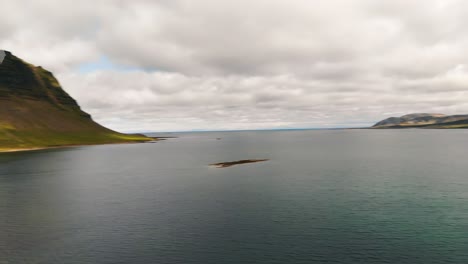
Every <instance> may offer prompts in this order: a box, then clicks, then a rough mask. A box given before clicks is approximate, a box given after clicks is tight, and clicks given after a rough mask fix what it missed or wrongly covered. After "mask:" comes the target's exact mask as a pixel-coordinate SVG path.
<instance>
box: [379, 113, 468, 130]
mask: <svg viewBox="0 0 468 264" xmlns="http://www.w3.org/2000/svg"><path fill="white" fill-rule="evenodd" d="M465 126H468V115H451V116H447V115H444V114H429V113H417V114H409V115H404V116H401V117H390V118H387V119H384V120H382V121H380V122H377V123H376V124H375V125H374V126H372V128H416V127H425V128H464V127H465Z"/></svg>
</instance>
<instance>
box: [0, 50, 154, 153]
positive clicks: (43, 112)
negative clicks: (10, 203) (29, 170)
mask: <svg viewBox="0 0 468 264" xmlns="http://www.w3.org/2000/svg"><path fill="white" fill-rule="evenodd" d="M150 140H152V139H151V138H148V137H145V136H143V135H127V134H122V133H118V132H115V131H112V130H110V129H107V128H105V127H103V126H101V125H99V124H98V123H96V122H94V121H93V120H92V118H91V116H90V115H89V114H87V113H85V112H83V111H82V110H81V108H80V106H79V105H78V103H77V102H76V101H75V100H74V99H73V98H72V97H71V96H70V95H68V94H67V93H66V92H65V91H64V90H63V89H62V87H61V86H60V84H59V82H58V81H57V79H56V78H55V77H54V76H53V74H52V73H51V72H49V71H47V70H45V69H43V68H41V67H36V66H34V65H31V64H29V63H26V62H24V61H23V60H21V59H19V58H17V57H15V56H13V55H12V54H11V53H10V52H5V58H4V60H3V62H2V63H1V64H0V151H5V150H11V149H27V148H41V147H53V146H68V145H88V144H108V143H127V142H144V141H150Z"/></svg>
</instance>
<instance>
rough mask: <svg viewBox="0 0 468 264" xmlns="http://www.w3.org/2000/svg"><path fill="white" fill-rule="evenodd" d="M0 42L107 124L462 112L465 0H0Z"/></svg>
mask: <svg viewBox="0 0 468 264" xmlns="http://www.w3.org/2000/svg"><path fill="white" fill-rule="evenodd" d="M0 8H1V10H2V13H1V16H0V49H5V50H9V51H11V52H13V54H15V55H16V56H18V57H20V58H23V59H24V60H26V61H28V62H30V63H33V64H35V65H41V66H43V67H45V68H46V69H48V70H51V71H53V73H54V74H55V75H56V77H57V78H58V79H59V81H60V82H61V84H62V86H63V87H64V89H65V90H66V91H67V92H69V93H70V94H71V95H72V96H73V97H74V98H75V99H77V100H78V102H79V103H80V105H81V106H82V108H83V109H84V110H85V111H87V112H88V113H90V114H91V115H92V116H93V117H94V119H95V120H97V121H98V122H100V123H102V124H104V125H106V126H108V127H110V128H112V129H116V130H119V131H180V130H194V129H216V130H218V129H221V130H224V129H264V128H320V127H352V126H363V125H370V124H372V123H373V122H375V121H378V120H380V119H383V118H386V117H388V116H399V115H403V114H407V113H412V112H440V113H447V114H456V113H464V114H467V113H468V100H467V99H468V66H467V63H468V26H467V24H466V21H467V20H466V19H467V18H468V1H463V0H458V1H457V0H388V1H386V0H378V1H377V0H353V1H350V0H341V1H339V0H322V1H314V0H196V1H195V0H166V1H165V0H160V1H157V0H154V1H152V0H146V1H145V0H131V1H130V0H128V1H118V0H113V1H110V0H109V1H106V0H103V1H96V0H93V1H88V0H80V1H68V0H41V1H37V0H31V1H28V0H17V1H2V4H1V6H0Z"/></svg>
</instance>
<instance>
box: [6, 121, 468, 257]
mask: <svg viewBox="0 0 468 264" xmlns="http://www.w3.org/2000/svg"><path fill="white" fill-rule="evenodd" d="M467 134H468V131H465V130H445V131H444V130H379V131H369V130H337V131H294V132H225V133H221V132H219V133H214V132H213V133H182V134H177V135H176V136H179V138H177V139H170V140H167V141H163V142H159V143H156V144H134V145H108V146H92V147H78V148H65V149H54V150H42V151H34V152H25V153H8V154H0V263H1V264H4V263H8V264H10V263H137V264H138V263H183V264H186V263H217V264H218V263H236V264H237V263H466V262H467V261H468V251H467V249H468V248H467V246H466V245H468V236H467V235H466V233H467V231H468V224H467V223H468V192H467V191H466V190H468V177H466V171H468V164H467V162H466V149H468V142H467V140H466V138H467ZM217 138H221V140H217ZM257 158H266V159H270V161H268V162H264V163H254V164H246V165H238V166H234V167H231V168H226V169H216V168H212V167H210V166H208V165H209V164H212V163H216V162H224V161H234V160H242V159H257Z"/></svg>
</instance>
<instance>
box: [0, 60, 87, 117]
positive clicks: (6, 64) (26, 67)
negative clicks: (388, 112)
mask: <svg viewBox="0 0 468 264" xmlns="http://www.w3.org/2000/svg"><path fill="white" fill-rule="evenodd" d="M4 53H5V57H4V59H3V62H2V63H1V64H0V98H4V99H8V98H25V99H31V100H37V101H44V102H49V103H50V104H51V105H54V106H56V107H57V108H59V109H61V110H64V111H72V112H75V113H77V114H79V115H81V116H83V117H87V118H91V116H90V115H88V114H87V113H85V112H83V111H81V109H80V107H79V105H78V103H77V102H76V101H75V100H74V99H73V98H72V97H71V96H70V95H68V94H67V93H66V92H65V91H64V90H63V89H62V87H61V86H60V84H59V82H58V81H57V79H55V77H54V76H53V74H52V73H51V72H49V71H47V70H45V69H43V68H42V67H40V66H39V67H35V66H33V65H31V64H29V63H26V62H24V61H22V60H21V59H19V58H17V57H15V56H13V55H12V54H11V53H10V52H8V51H4Z"/></svg>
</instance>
